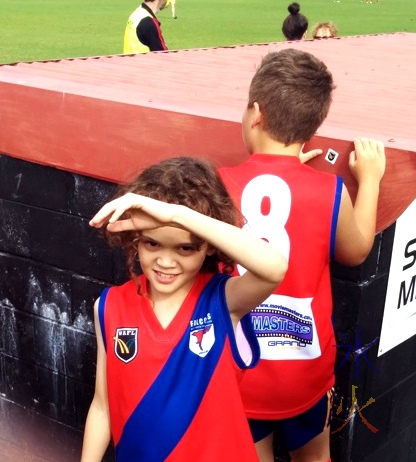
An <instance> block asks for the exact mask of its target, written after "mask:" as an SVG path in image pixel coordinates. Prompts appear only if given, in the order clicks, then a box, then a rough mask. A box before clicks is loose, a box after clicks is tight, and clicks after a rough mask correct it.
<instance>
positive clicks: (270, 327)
mask: <svg viewBox="0 0 416 462" xmlns="http://www.w3.org/2000/svg"><path fill="white" fill-rule="evenodd" d="M251 321H252V323H253V328H254V331H255V333H256V335H257V337H275V336H279V337H284V338H285V339H286V342H287V340H288V339H293V340H295V341H296V342H300V343H303V344H312V341H313V329H312V321H311V319H310V318H308V317H303V316H301V315H300V314H295V313H294V312H293V311H292V310H289V309H288V308H284V307H282V306H275V305H271V306H269V307H268V308H266V309H262V308H257V309H256V311H255V312H254V313H252V315H251ZM293 343H294V342H293ZM285 344H286V345H287V344H288V343H285Z"/></svg>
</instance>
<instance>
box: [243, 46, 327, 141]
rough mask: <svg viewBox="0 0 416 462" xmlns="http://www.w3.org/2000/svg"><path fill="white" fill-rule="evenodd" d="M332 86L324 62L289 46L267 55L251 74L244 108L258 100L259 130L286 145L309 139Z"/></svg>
mask: <svg viewBox="0 0 416 462" xmlns="http://www.w3.org/2000/svg"><path fill="white" fill-rule="evenodd" d="M334 88H335V86H334V83H333V79H332V74H331V73H330V72H329V70H328V68H327V67H326V65H325V64H324V63H323V62H322V61H320V60H319V59H317V58H316V57H315V56H313V55H312V54H311V53H307V52H305V51H301V50H297V49H294V48H289V49H285V50H281V51H278V52H271V53H269V54H267V55H266V56H265V57H264V58H263V60H262V62H261V64H260V67H259V68H258V70H257V72H256V73H255V75H254V77H253V79H252V81H251V85H250V91H249V101H248V107H249V108H251V107H252V106H253V104H254V103H255V102H257V103H258V105H259V107H260V111H261V112H262V115H263V129H264V130H265V131H267V132H268V134H269V135H270V136H271V137H272V138H273V139H275V140H277V141H280V142H281V143H284V144H285V145H286V146H288V145H290V144H293V143H296V142H300V143H304V142H306V141H308V140H309V139H311V138H312V136H313V135H314V134H315V132H316V130H317V129H318V128H319V126H320V125H321V124H322V122H323V121H324V120H325V118H326V116H327V115H328V112H329V108H330V106H331V103H332V90H333V89H334Z"/></svg>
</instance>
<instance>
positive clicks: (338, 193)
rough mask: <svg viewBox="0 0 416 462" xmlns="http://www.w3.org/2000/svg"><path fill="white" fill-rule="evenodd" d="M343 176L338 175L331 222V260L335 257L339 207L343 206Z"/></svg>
mask: <svg viewBox="0 0 416 462" xmlns="http://www.w3.org/2000/svg"><path fill="white" fill-rule="evenodd" d="M342 185H343V182H342V178H341V177H337V185H336V191H335V201H334V210H333V213H332V223H331V242H330V250H329V252H330V254H329V255H330V258H331V260H333V259H334V257H335V237H336V233H337V225H338V216H339V209H340V206H341V196H342Z"/></svg>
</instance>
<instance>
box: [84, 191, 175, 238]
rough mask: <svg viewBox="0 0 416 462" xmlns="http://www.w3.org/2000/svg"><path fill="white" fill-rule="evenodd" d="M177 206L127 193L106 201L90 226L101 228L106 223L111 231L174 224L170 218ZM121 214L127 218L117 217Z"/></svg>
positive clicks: (134, 229)
mask: <svg viewBox="0 0 416 462" xmlns="http://www.w3.org/2000/svg"><path fill="white" fill-rule="evenodd" d="M176 207H178V206H177V205H174V204H168V203H166V202H161V201H158V200H155V199H151V198H149V197H145V196H140V195H138V194H133V193H127V194H125V195H124V196H121V197H118V198H117V199H114V200H113V201H111V202H107V204H105V205H104V206H103V207H102V208H101V209H100V210H99V211H98V212H97V213H96V214H95V216H94V217H93V218H92V219H91V220H90V223H89V224H90V226H93V227H94V228H101V227H102V226H104V225H105V224H106V223H108V225H107V229H108V230H109V231H111V232H119V231H137V230H139V231H142V230H144V229H154V228H159V227H161V226H176V225H175V224H174V223H173V222H172V220H173V216H174V210H175V208H176ZM123 214H126V215H128V218H123V219H121V220H120V219H119V218H120V217H121V216H122V215H123Z"/></svg>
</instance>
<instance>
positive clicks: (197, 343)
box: [189, 313, 215, 358]
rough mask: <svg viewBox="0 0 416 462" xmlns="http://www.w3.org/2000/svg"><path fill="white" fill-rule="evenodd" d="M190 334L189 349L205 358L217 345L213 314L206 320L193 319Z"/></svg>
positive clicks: (208, 315)
mask: <svg viewBox="0 0 416 462" xmlns="http://www.w3.org/2000/svg"><path fill="white" fill-rule="evenodd" d="M189 324H190V332H189V349H190V350H191V351H192V353H195V354H196V355H198V356H200V357H202V358H203V357H204V356H206V355H207V354H208V353H209V350H210V349H211V348H212V346H213V345H214V343H215V333H214V324H213V322H212V317H211V314H210V313H208V314H207V315H206V316H205V317H204V318H196V319H192V320H191V322H190V323H189Z"/></svg>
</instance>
